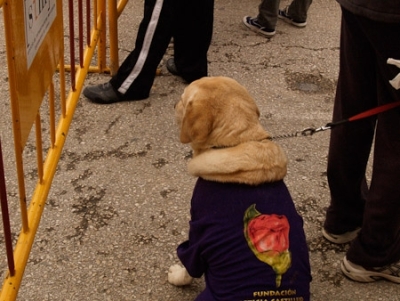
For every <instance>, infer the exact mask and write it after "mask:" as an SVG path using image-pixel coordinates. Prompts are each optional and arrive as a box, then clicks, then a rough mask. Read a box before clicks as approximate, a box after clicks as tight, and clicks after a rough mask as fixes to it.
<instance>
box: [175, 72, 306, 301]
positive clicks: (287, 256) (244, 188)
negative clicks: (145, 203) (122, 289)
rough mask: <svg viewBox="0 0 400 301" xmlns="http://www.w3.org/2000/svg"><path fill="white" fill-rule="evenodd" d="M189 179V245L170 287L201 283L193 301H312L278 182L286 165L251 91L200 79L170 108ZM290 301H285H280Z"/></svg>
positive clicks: (299, 226)
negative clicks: (187, 156)
mask: <svg viewBox="0 0 400 301" xmlns="http://www.w3.org/2000/svg"><path fill="white" fill-rule="evenodd" d="M175 113H176V121H177V124H178V126H179V130H180V134H179V136H180V141H181V142H182V143H190V145H191V147H192V149H193V158H192V159H191V161H190V162H189V164H188V170H189V173H190V174H192V175H194V176H196V177H199V178H198V180H197V183H196V187H195V189H194V192H193V196H192V201H191V221H190V229H189V239H188V240H187V241H185V242H183V243H182V244H180V245H179V247H178V250H177V253H178V257H179V259H180V260H181V262H182V264H183V265H184V268H182V267H181V266H180V265H173V266H172V267H171V268H170V270H169V274H168V280H169V282H170V283H172V284H174V285H186V284H189V283H190V282H191V280H192V277H201V276H202V275H204V276H205V280H206V288H205V290H204V291H203V292H202V293H201V294H200V295H199V296H198V297H197V298H196V301H214V300H219V301H221V300H226V301H235V300H237V301H239V300H240V301H243V300H302V301H306V300H309V299H310V292H309V288H310V281H311V273H310V265H309V257H308V248H307V245H306V239H305V234H304V230H303V220H302V218H301V217H300V215H299V214H298V213H297V212H296V209H295V207H294V204H293V200H292V198H291V196H290V194H289V191H288V190H287V188H286V185H285V184H284V182H283V178H284V176H285V175H286V165H287V159H286V156H285V154H284V152H283V151H282V149H281V148H280V147H279V146H278V145H277V144H275V143H274V142H273V141H271V140H270V139H269V138H268V137H269V136H268V133H267V132H266V131H265V130H264V129H263V127H262V126H261V124H260V122H259V116H260V112H259V110H258V108H257V105H256V103H255V101H254V100H253V98H252V97H251V96H250V94H249V93H248V91H247V90H246V89H245V88H244V87H243V86H241V85H240V84H239V83H238V82H236V81H235V80H233V79H231V78H227V77H205V78H202V79H199V80H197V81H194V82H193V83H191V84H190V85H189V86H188V87H186V89H185V90H184V92H183V94H182V97H181V100H180V101H179V102H178V103H177V105H176V107H175ZM282 298H289V299H282Z"/></svg>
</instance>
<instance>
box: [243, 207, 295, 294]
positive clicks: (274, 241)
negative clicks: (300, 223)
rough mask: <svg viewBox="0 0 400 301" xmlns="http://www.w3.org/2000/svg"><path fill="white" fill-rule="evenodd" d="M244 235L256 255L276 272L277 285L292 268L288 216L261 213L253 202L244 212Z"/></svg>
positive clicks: (277, 285)
mask: <svg viewBox="0 0 400 301" xmlns="http://www.w3.org/2000/svg"><path fill="white" fill-rule="evenodd" d="M243 221H244V235H245V237H246V240H247V243H248V244H249V247H250V249H251V250H252V251H253V253H254V255H256V257H257V258H258V259H259V260H260V261H262V262H264V263H266V264H268V265H270V266H271V267H272V269H273V270H274V271H275V273H276V279H275V282H276V287H279V286H280V285H281V281H282V275H283V274H284V273H286V271H287V270H288V269H289V268H290V265H291V255H290V251H289V229H290V226H289V222H288V219H287V218H286V216H284V215H277V214H261V213H260V212H258V211H257V209H256V205H255V204H253V205H251V206H250V207H249V208H247V210H246V212H245V214H244V219H243Z"/></svg>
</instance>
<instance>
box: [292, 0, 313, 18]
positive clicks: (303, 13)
mask: <svg viewBox="0 0 400 301" xmlns="http://www.w3.org/2000/svg"><path fill="white" fill-rule="evenodd" d="M311 3H312V0H293V1H292V3H290V5H289V7H288V11H287V13H288V15H289V16H290V17H291V18H293V19H294V20H299V21H304V22H305V21H306V20H307V12H308V9H309V8H310V5H311Z"/></svg>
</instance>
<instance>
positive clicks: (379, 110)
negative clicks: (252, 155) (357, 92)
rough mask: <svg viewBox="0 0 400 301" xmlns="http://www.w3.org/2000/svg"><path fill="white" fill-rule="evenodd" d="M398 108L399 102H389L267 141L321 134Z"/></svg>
mask: <svg viewBox="0 0 400 301" xmlns="http://www.w3.org/2000/svg"><path fill="white" fill-rule="evenodd" d="M398 106H400V100H399V101H395V102H391V103H388V104H385V105H381V106H379V107H376V108H373V109H369V110H367V111H365V112H362V113H360V114H357V115H354V116H353V117H350V118H348V119H343V120H340V121H336V122H330V123H327V124H326V125H325V126H321V127H319V128H311V127H310V128H306V129H304V130H302V131H300V132H295V133H293V134H288V135H280V136H273V137H268V139H270V140H276V139H282V138H291V137H298V136H311V135H313V134H314V133H317V132H322V131H326V130H330V129H332V128H333V127H335V126H337V125H340V124H343V123H347V122H351V121H356V120H360V119H363V118H367V117H371V116H374V115H377V114H379V113H383V112H385V111H388V110H391V109H393V108H396V107H398Z"/></svg>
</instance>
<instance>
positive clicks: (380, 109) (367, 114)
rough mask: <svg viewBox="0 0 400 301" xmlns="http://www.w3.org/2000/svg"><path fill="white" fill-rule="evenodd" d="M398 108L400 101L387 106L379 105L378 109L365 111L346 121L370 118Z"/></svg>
mask: <svg viewBox="0 0 400 301" xmlns="http://www.w3.org/2000/svg"><path fill="white" fill-rule="evenodd" d="M398 106H400V101H396V102H391V103H388V104H385V105H381V106H379V107H376V108H373V109H370V110H367V111H365V112H362V113H360V114H357V115H354V116H353V117H350V118H349V119H348V121H354V120H358V119H362V118H366V117H370V116H373V115H376V114H379V113H382V112H385V111H387V110H390V109H393V108H395V107H398Z"/></svg>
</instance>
